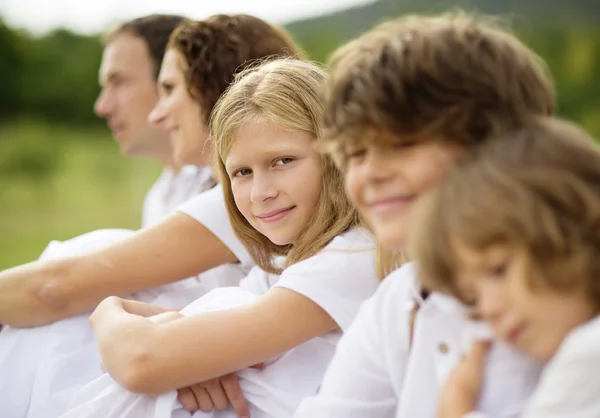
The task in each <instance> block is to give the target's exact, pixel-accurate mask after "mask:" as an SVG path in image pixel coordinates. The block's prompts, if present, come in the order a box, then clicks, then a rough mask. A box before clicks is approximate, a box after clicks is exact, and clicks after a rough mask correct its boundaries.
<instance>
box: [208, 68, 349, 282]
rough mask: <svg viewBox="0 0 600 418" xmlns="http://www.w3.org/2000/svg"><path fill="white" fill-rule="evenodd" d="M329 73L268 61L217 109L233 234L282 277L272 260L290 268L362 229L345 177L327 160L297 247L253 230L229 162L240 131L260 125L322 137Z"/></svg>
mask: <svg viewBox="0 0 600 418" xmlns="http://www.w3.org/2000/svg"><path fill="white" fill-rule="evenodd" d="M325 79H326V73H325V72H324V71H323V70H322V69H320V68H319V67H317V66H316V65H314V64H311V63H309V62H305V61H301V60H297V59H291V58H290V59H279V60H273V61H267V62H263V63H262V65H257V66H255V67H253V68H249V69H246V70H244V71H243V72H241V73H240V74H239V75H238V76H237V77H236V79H235V81H234V83H233V84H232V85H231V87H230V88H229V89H228V90H227V91H226V92H225V94H224V95H223V96H222V97H221V98H220V99H219V101H218V102H217V104H216V105H215V108H214V111H213V113H212V117H211V120H210V125H209V130H210V135H211V138H212V141H213V148H214V153H215V159H216V161H215V165H216V171H217V175H218V176H219V180H220V182H221V184H222V185H223V193H224V195H225V204H226V207H227V211H228V214H229V218H230V220H231V224H232V227H233V230H234V232H235V233H236V235H237V236H238V237H239V238H240V240H241V241H242V243H243V244H244V245H245V246H246V248H247V249H248V251H249V252H250V254H251V256H252V258H253V259H254V261H255V262H256V264H257V265H258V266H259V267H261V268H262V269H263V270H265V271H267V272H272V273H280V272H281V270H282V269H281V268H278V267H277V266H276V265H275V264H274V262H273V256H276V255H284V256H286V267H287V266H289V265H291V264H294V263H297V262H298V261H301V260H304V259H306V258H308V257H311V256H312V255H314V254H316V253H317V252H318V251H320V250H321V249H322V248H323V247H325V246H326V245H327V244H328V243H329V242H330V241H331V240H332V239H333V238H335V237H336V236H337V235H340V234H341V233H343V232H345V231H347V230H348V229H350V228H351V227H353V226H357V225H359V224H360V221H359V217H358V213H357V211H356V209H355V208H354V207H353V206H352V204H351V203H350V202H349V200H348V199H347V197H346V195H345V193H344V183H343V177H342V175H341V173H340V172H339V171H338V170H337V169H336V168H335V165H334V163H333V161H332V160H331V158H329V157H328V156H322V157H321V159H322V165H323V184H322V190H321V195H320V198H319V203H318V206H317V210H316V214H315V216H314V218H313V219H312V221H311V223H310V224H309V225H308V226H307V227H306V228H305V229H304V232H303V233H302V235H301V236H300V237H299V238H298V240H297V241H296V242H295V243H294V244H293V245H285V246H280V245H276V244H274V243H272V242H271V241H270V240H269V239H268V238H267V237H265V236H264V235H262V234H261V233H259V232H258V231H257V230H256V229H254V228H253V227H252V226H251V225H250V223H249V222H248V221H247V220H246V219H245V218H244V216H243V215H242V214H241V213H240V211H239V210H238V208H237V206H236V204H235V201H234V197H233V193H232V190H231V183H230V179H229V176H228V175H227V172H226V170H225V160H226V158H227V155H228V154H229V151H230V149H231V147H232V145H233V143H234V142H235V140H236V136H237V133H238V132H239V130H240V128H241V127H242V126H244V125H245V124H247V123H248V122H250V121H254V120H260V121H265V122H268V123H272V124H275V125H276V126H278V127H281V128H283V129H288V130H295V131H303V132H309V133H310V134H312V135H313V136H314V137H315V140H317V139H318V138H321V136H322V129H323V128H322V122H321V117H322V113H323V106H322V103H321V100H320V97H319V92H320V90H321V88H322V86H323V84H324V82H325Z"/></svg>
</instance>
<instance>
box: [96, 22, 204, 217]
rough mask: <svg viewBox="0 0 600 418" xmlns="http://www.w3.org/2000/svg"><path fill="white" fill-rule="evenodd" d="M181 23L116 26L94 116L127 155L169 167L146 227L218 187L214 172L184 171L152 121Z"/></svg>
mask: <svg viewBox="0 0 600 418" xmlns="http://www.w3.org/2000/svg"><path fill="white" fill-rule="evenodd" d="M182 21H183V17H180V16H174V15H150V16H145V17H141V18H137V19H134V20H131V21H128V22H126V23H124V24H121V25H119V26H117V27H116V28H114V29H112V30H110V31H109V32H107V33H106V35H105V37H104V43H105V47H104V53H103V55H102V63H101V65H100V71H99V81H100V85H101V86H102V91H101V92H100V95H99V96H98V99H97V100H96V103H95V105H94V111H95V113H96V114H97V115H98V116H99V117H102V118H105V119H106V120H107V122H108V126H109V128H110V129H111V131H112V133H113V136H114V138H115V140H116V141H117V142H118V143H119V144H120V147H121V152H122V153H123V155H125V156H128V157H145V158H150V159H152V160H155V161H157V162H158V163H160V164H161V165H162V166H164V167H165V168H164V171H163V173H162V175H161V176H160V177H159V179H158V180H157V181H156V183H155V184H154V185H153V186H152V188H151V189H150V191H149V192H148V194H147V196H146V199H145V200H144V208H143V214H142V226H148V225H152V224H154V223H156V222H157V221H159V220H161V219H162V218H163V217H164V216H166V215H168V214H169V213H171V212H172V211H173V209H175V207H177V206H178V205H179V204H180V203H182V202H184V201H186V200H188V199H189V198H190V197H192V196H195V195H196V194H198V193H199V192H201V191H203V190H206V189H208V188H210V187H212V186H213V185H214V183H213V182H212V180H211V178H210V171H209V170H201V169H198V168H196V167H187V166H186V167H179V166H178V165H177V164H176V163H175V162H174V161H173V158H172V153H171V152H172V150H171V145H170V143H169V141H168V139H167V135H166V133H165V132H163V131H162V130H160V129H158V128H155V127H152V126H151V125H150V124H149V123H148V121H147V119H148V114H149V113H150V112H151V111H152V109H153V108H154V106H155V105H156V103H157V101H158V89H157V85H156V79H157V77H158V72H159V70H160V65H161V62H162V58H163V55H164V52H165V48H166V45H167V43H168V40H169V36H170V35H171V32H172V31H173V29H175V27H176V26H177V25H178V24H179V23H181V22H182Z"/></svg>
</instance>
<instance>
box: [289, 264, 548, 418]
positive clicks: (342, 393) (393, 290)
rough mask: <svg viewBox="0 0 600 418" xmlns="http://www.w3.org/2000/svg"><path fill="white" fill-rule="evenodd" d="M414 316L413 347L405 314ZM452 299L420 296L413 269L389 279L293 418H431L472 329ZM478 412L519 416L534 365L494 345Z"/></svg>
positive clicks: (532, 383) (409, 266)
mask: <svg viewBox="0 0 600 418" xmlns="http://www.w3.org/2000/svg"><path fill="white" fill-rule="evenodd" d="M416 306H418V310H417V311H416V314H415V322H414V329H413V333H412V343H410V341H411V337H410V317H411V311H412V310H413V308H415V307H416ZM473 326H476V325H472V324H471V323H470V321H468V320H467V317H466V314H465V311H464V309H463V308H462V307H461V306H460V305H459V303H458V302H456V301H454V300H453V299H452V298H450V297H447V296H444V295H441V294H436V293H433V294H431V295H429V297H428V298H427V299H425V300H423V299H422V298H421V295H420V291H419V286H418V284H417V281H416V274H415V272H414V267H413V265H412V264H407V265H405V266H403V267H402V268H400V269H398V270H396V271H395V272H393V273H392V274H391V275H390V276H388V277H387V278H386V279H385V280H384V281H383V284H382V285H381V286H380V287H379V289H378V290H377V293H376V294H375V295H374V296H373V297H372V298H371V299H369V300H368V301H367V302H365V304H364V305H363V306H362V308H361V311H360V313H359V315H358V316H357V318H356V320H355V321H354V323H353V324H352V325H351V326H350V328H349V329H348V330H347V331H346V333H345V335H344V337H343V338H342V340H341V341H340V343H339V344H338V347H337V351H336V355H335V357H334V358H333V360H332V362H331V364H330V366H329V369H328V371H327V373H326V375H325V378H324V380H323V384H322V386H321V389H320V391H319V394H318V395H317V396H316V397H312V398H307V399H305V400H304V401H303V402H302V404H301V406H300V407H299V408H298V410H297V412H296V414H295V415H294V416H295V418H314V417H320V418H321V417H323V418H354V417H356V418H363V417H369V418H394V417H396V418H416V417H418V418H434V417H435V416H436V411H437V396H438V394H439V391H440V389H441V387H442V386H443V384H444V382H445V380H446V378H447V377H448V374H449V373H450V371H451V370H452V369H453V367H454V366H455V365H456V364H457V362H458V361H459V360H460V357H461V354H462V353H463V352H464V351H463V347H464V345H465V341H464V339H465V335H476V334H477V333H478V332H477V330H474V329H472V327H473ZM488 360H489V361H488V365H487V366H486V375H485V385H484V387H485V389H484V392H483V396H482V399H481V403H480V408H481V409H482V410H484V411H487V412H489V413H491V415H492V416H494V417H516V416H518V414H519V412H520V411H521V410H522V407H523V404H524V403H525V401H526V400H527V398H528V397H529V394H530V393H531V391H532V390H533V388H534V387H535V384H536V382H537V378H538V376H539V366H538V365H537V364H535V363H534V362H532V361H530V360H528V359H526V358H525V357H524V356H521V355H520V354H518V353H516V352H514V351H513V350H512V349H510V348H509V347H507V346H505V345H502V344H496V345H495V346H494V348H493V349H492V351H491V352H490V355H489V357H488Z"/></svg>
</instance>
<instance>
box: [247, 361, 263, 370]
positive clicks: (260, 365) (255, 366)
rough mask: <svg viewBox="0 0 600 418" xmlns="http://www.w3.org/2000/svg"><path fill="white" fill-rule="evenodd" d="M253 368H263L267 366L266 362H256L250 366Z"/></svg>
mask: <svg viewBox="0 0 600 418" xmlns="http://www.w3.org/2000/svg"><path fill="white" fill-rule="evenodd" d="M250 368H251V369H256V370H262V369H264V368H265V363H258V364H255V365H254V366H250Z"/></svg>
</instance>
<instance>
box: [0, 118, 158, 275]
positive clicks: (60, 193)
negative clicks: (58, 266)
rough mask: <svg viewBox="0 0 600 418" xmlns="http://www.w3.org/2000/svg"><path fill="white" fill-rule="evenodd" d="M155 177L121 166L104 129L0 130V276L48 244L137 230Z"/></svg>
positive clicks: (124, 162) (144, 165)
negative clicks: (113, 230)
mask: <svg viewBox="0 0 600 418" xmlns="http://www.w3.org/2000/svg"><path fill="white" fill-rule="evenodd" d="M159 171H160V168H159V167H158V166H157V165H155V164H153V163H151V162H148V161H142V160H129V159H125V158H123V157H122V156H121V155H120V154H119V151H118V148H117V146H116V145H115V144H114V142H113V141H112V140H111V138H110V135H109V134H108V132H106V131H105V130H103V129H97V128H94V129H89V130H85V129H79V130H78V129H73V128H71V129H67V128H60V127H55V126H48V125H44V124H40V123H34V122H21V123H16V124H13V125H11V126H4V127H2V128H0V270H1V269H4V268H7V267H11V266H14V265H17V264H21V263H23V262H26V261H30V260H34V259H36V258H37V257H38V256H39V254H40V252H41V251H42V250H43V249H44V247H45V246H46V244H47V243H48V242H49V241H50V240H52V239H58V240H63V239H67V238H70V237H73V236H76V235H79V234H81V233H84V232H87V231H91V230H94V229H100V228H132V229H135V228H138V227H139V224H140V220H141V205H142V200H143V198H144V195H145V193H146V191H147V190H148V188H149V187H150V185H151V184H152V182H153V181H154V180H155V179H156V177H157V176H158V173H159Z"/></svg>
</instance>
